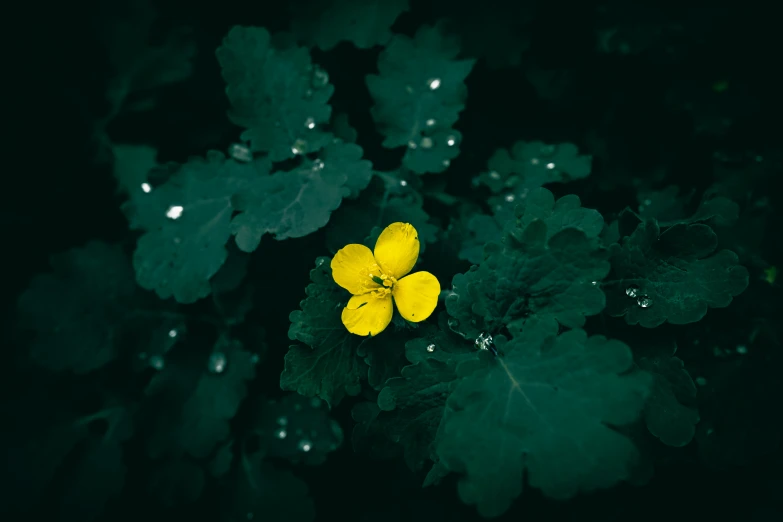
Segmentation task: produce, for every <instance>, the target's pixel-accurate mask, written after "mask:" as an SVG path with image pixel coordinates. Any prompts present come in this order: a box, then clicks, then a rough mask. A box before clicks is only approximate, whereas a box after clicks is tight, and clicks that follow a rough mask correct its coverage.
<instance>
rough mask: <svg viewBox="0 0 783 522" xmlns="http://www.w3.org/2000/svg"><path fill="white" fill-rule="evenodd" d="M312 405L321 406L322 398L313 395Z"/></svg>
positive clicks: (314, 406)
mask: <svg viewBox="0 0 783 522" xmlns="http://www.w3.org/2000/svg"><path fill="white" fill-rule="evenodd" d="M310 406H312V407H313V408H320V407H321V399H319V398H318V397H313V398H312V399H310Z"/></svg>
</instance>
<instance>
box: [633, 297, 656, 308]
mask: <svg viewBox="0 0 783 522" xmlns="http://www.w3.org/2000/svg"><path fill="white" fill-rule="evenodd" d="M636 304H637V305H639V306H640V307H641V308H650V307H651V306H652V305H653V300H652V299H651V298H650V297H649V296H646V295H640V296H639V297H638V298H637V299H636Z"/></svg>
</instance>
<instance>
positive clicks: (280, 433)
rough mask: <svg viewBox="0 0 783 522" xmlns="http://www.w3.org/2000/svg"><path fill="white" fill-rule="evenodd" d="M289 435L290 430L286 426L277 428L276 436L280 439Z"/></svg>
mask: <svg viewBox="0 0 783 522" xmlns="http://www.w3.org/2000/svg"><path fill="white" fill-rule="evenodd" d="M287 436H288V432H287V431H285V429H284V428H278V429H277V430H275V437H277V438H278V439H281V440H282V439H284V438H286V437H287Z"/></svg>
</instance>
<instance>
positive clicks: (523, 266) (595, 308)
mask: <svg viewBox="0 0 783 522" xmlns="http://www.w3.org/2000/svg"><path fill="white" fill-rule="evenodd" d="M566 208H567V209H570V208H571V207H570V206H567V207H566ZM531 211H532V210H531ZM566 212H567V211H566ZM519 220H520V223H522V224H523V225H524V223H525V222H526V221H527V219H526V217H525V215H524V214H523V215H522V216H521V217H520V218H519ZM547 222H550V223H553V225H551V226H550V225H547ZM566 222H567V220H563V219H560V218H557V217H556V216H555V215H553V216H552V217H550V219H547V220H546V221H542V220H541V219H534V220H532V221H530V222H529V224H527V225H526V226H518V227H509V228H508V231H507V234H506V236H505V237H504V241H503V243H502V244H496V243H490V244H489V245H487V247H486V248H485V259H484V261H483V262H482V263H481V264H480V265H478V266H476V265H474V266H472V267H471V269H470V270H469V271H468V272H466V273H464V274H457V275H456V276H454V279H453V281H452V289H451V291H450V293H449V294H448V296H447V297H446V309H447V310H448V312H449V315H451V316H452V318H453V319H452V321H451V323H450V326H451V327H452V329H453V330H454V331H455V332H458V333H460V334H461V335H463V336H464V337H466V338H469V339H474V338H475V337H476V336H477V335H478V334H479V333H481V332H487V333H490V334H492V335H494V334H496V333H498V332H500V331H501V329H503V328H506V329H508V331H509V332H510V333H511V335H512V336H515V335H518V334H519V332H520V331H521V330H522V329H523V328H524V326H525V323H526V322H528V321H530V320H535V322H536V324H538V325H539V326H540V327H541V328H543V329H544V330H545V331H547V332H549V333H550V334H555V333H557V331H558V325H561V326H564V327H566V328H576V327H580V326H582V325H583V324H584V322H585V317H586V316H588V315H594V314H597V313H599V312H600V311H601V310H603V308H604V304H605V298H604V294H603V292H602V291H601V289H600V287H599V285H598V281H600V280H601V279H603V278H604V277H605V276H606V274H607V273H608V272H609V263H608V262H607V261H606V259H605V258H606V254H605V251H604V250H603V249H602V248H601V247H600V246H599V245H598V241H597V240H596V239H591V238H590V237H588V235H587V234H586V233H585V232H583V231H582V230H579V229H577V228H570V227H567V224H566ZM562 226H566V227H567V228H561V227H562ZM550 229H555V230H557V229H559V231H557V232H555V233H550ZM591 233H592V232H591Z"/></svg>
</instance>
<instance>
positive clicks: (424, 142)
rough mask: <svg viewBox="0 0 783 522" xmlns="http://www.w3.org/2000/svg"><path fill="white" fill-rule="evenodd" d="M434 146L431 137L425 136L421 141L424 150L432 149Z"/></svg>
mask: <svg viewBox="0 0 783 522" xmlns="http://www.w3.org/2000/svg"><path fill="white" fill-rule="evenodd" d="M432 145H433V142H432V138H430V137H429V136H424V137H423V138H422V139H421V146H422V148H424V149H431V148H432Z"/></svg>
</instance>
